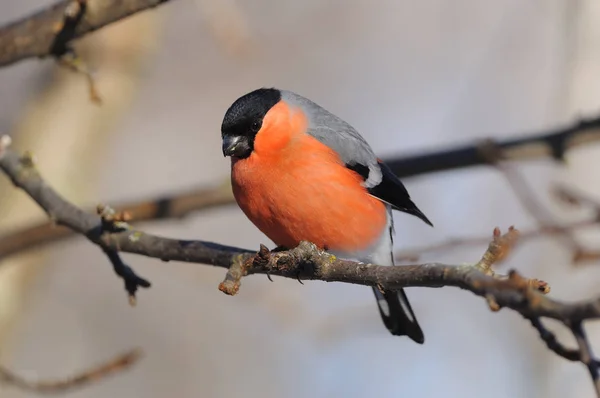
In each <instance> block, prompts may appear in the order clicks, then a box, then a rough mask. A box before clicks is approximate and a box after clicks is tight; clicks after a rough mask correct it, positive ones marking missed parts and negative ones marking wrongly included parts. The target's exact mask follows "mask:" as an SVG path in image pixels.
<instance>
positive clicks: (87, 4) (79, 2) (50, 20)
mask: <svg viewBox="0 0 600 398" xmlns="http://www.w3.org/2000/svg"><path fill="white" fill-rule="evenodd" d="M167 1H168V0H63V1H59V2H57V3H56V4H54V5H52V6H50V7H48V8H45V9H43V10H40V11H38V12H36V13H35V14H33V15H30V16H28V17H25V18H23V19H21V20H18V21H15V22H13V23H10V24H8V25H6V26H4V27H2V28H0V66H6V65H10V64H13V63H15V62H17V61H21V60H23V59H26V58H32V57H46V56H62V55H64V54H65V53H66V52H68V50H69V48H70V47H69V46H70V43H71V41H72V40H74V39H78V38H80V37H82V36H84V35H85V34H87V33H90V32H93V31H95V30H97V29H100V28H102V27H104V26H106V25H108V24H111V23H113V22H116V21H119V20H121V19H124V18H127V17H128V16H130V15H133V14H135V13H138V12H141V11H144V10H147V9H149V8H153V7H156V6H158V5H160V4H162V3H166V2H167Z"/></svg>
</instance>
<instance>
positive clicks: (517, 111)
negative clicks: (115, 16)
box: [0, 0, 600, 398]
mask: <svg viewBox="0 0 600 398" xmlns="http://www.w3.org/2000/svg"><path fill="white" fill-rule="evenodd" d="M51 3H52V1H51V0H47V1H38V0H21V1H8V0H5V1H2V2H1V3H0V23H2V24H4V23H6V22H8V21H11V20H13V19H15V18H19V17H22V16H25V15H27V14H29V13H31V12H33V11H36V10H38V9H39V8H40V7H43V6H46V5H48V4H51ZM599 22H600V3H598V2H597V1H595V0H531V1H526V2H524V1H521V0H504V1H502V2H494V1H481V0H453V1H447V0H421V1H409V0H389V1H384V0H378V1H370V2H367V1H358V0H330V1H318V0H304V1H285V2H272V1H266V0H253V1H236V0H179V1H172V2H169V3H168V4H167V5H165V6H161V7H159V8H157V9H154V10H152V11H149V12H144V13H142V14H138V15H136V16H134V17H132V18H129V19H127V20H125V21H122V22H119V23H116V24H114V25H111V26H109V27H107V28H105V29H102V30H101V31H99V32H97V33H95V34H93V35H90V36H88V37H86V38H85V39H84V40H82V41H79V42H77V45H76V48H77V49H78V50H79V53H80V55H81V56H82V58H83V59H84V60H85V62H86V63H87V64H88V66H89V67H90V68H91V69H92V70H93V71H94V73H95V77H96V83H97V87H98V91H99V92H100V95H101V96H102V99H103V105H102V106H97V105H95V104H94V103H92V102H91V101H89V95H88V87H87V86H86V82H85V79H84V78H83V77H82V76H80V75H76V74H73V73H71V72H69V71H68V70H65V69H64V68H59V67H57V66H56V65H55V64H54V63H53V62H51V61H50V60H44V61H40V60H35V59H33V60H28V61H25V62H21V63H18V64H15V65H12V66H10V67H8V68H4V69H1V70H0V94H1V95H0V131H2V132H3V133H10V134H11V135H12V136H13V138H14V148H15V149H17V150H20V151H23V150H31V151H32V152H33V153H34V154H35V155H36V158H37V162H38V164H39V168H40V170H41V171H42V173H43V175H44V176H45V177H46V179H47V180H48V181H49V182H50V183H51V184H52V185H53V186H54V187H55V188H57V189H58V191H59V192H61V193H62V194H63V195H65V196H66V197H67V198H68V199H70V200H71V201H73V202H75V203H77V204H80V205H84V206H89V205H95V204H96V203H98V202H103V203H119V202H122V201H124V200H134V199H138V198H144V197H149V196H153V195H160V194H166V193H169V192H175V191H177V190H181V189H186V188H189V187H192V186H201V185H202V184H219V183H222V182H223V181H224V180H227V178H228V176H229V160H228V159H224V158H223V156H222V154H221V147H220V145H221V144H220V124H221V120H222V117H223V114H224V112H225V110H226V109H227V107H228V106H229V105H230V104H231V103H232V102H233V101H234V100H235V99H236V98H238V97H239V96H240V95H242V94H244V93H246V92H248V91H251V90H253V89H255V88H258V87H262V86H276V87H279V88H286V89H290V90H293V91H296V92H297V93H299V94H302V95H304V96H306V97H308V98H311V99H313V100H314V101H316V102H317V103H319V104H321V105H322V106H324V107H325V108H327V109H328V110H330V111H332V112H333V113H335V114H337V115H339V116H340V117H342V118H343V119H345V120H347V121H348V122H350V123H351V124H352V125H354V126H355V127H356V128H357V129H358V130H359V131H360V132H361V133H362V134H363V135H364V136H365V137H366V139H367V140H368V141H369V142H370V143H371V144H372V146H373V148H374V149H375V151H376V152H377V153H378V154H379V155H380V156H382V157H386V156H393V155H401V154H411V153H415V152H422V151H429V150H436V149H440V148H444V147H447V146H451V145H458V144H462V143H468V142H471V141H472V140H474V139H482V138H488V137H492V138H497V139H502V138H506V137H512V136H517V135H523V134H529V133H534V132H538V131H544V130H547V129H552V128H554V127H557V126H563V125H565V124H568V123H570V122H573V121H575V120H576V119H578V118H580V117H583V116H593V115H596V114H597V113H598V112H600V74H598V70H599V68H600V50H599V48H600V47H599V45H600V23H599ZM599 155H600V146H594V145H590V146H588V147H585V148H581V149H576V150H574V151H571V152H569V153H568V155H567V163H566V167H563V166H559V165H557V164H555V163H553V162H552V161H551V160H548V159H546V160H539V161H535V162H527V163H522V164H519V165H518V167H519V171H520V172H521V173H522V175H523V177H524V178H525V179H526V181H527V182H528V183H529V185H530V188H531V189H532V190H533V192H534V193H535V194H536V198H537V200H539V201H540V202H541V203H543V204H544V205H545V206H548V207H549V208H550V209H552V211H553V214H555V216H556V217H557V219H559V220H568V219H569V217H574V214H575V213H573V211H571V210H568V209H565V208H564V207H561V206H558V205H557V204H556V201H553V200H552V198H551V197H550V195H549V189H550V188H552V186H553V185H554V184H556V183H568V184H570V186H572V187H576V188H579V189H582V190H585V191H586V192H588V193H590V194H595V195H598V197H600V184H599V183H598V177H597V174H596V173H597V170H598V167H599V164H600V160H598V159H599V157H598V156H599ZM405 184H406V185H407V187H408V189H409V191H410V193H411V196H412V197H413V198H414V200H415V202H416V203H417V204H418V205H419V207H420V208H421V209H422V210H423V211H424V212H425V213H426V214H427V215H428V216H429V218H430V219H431V220H432V221H433V223H434V224H435V228H433V229H432V228H429V227H427V226H426V225H425V224H424V223H422V222H420V221H419V220H417V219H416V218H414V217H410V216H406V215H403V214H396V246H397V248H398V249H399V250H401V249H405V248H410V247H414V246H423V245H427V244H432V243H435V242H442V241H445V240H447V239H449V238H453V237H462V236H486V235H489V236H491V231H492V229H493V228H494V227H495V226H499V227H501V228H502V229H503V230H505V229H506V228H508V226H510V225H512V224H514V225H516V226H517V227H519V228H522V229H527V228H531V227H534V226H535V219H534V218H533V217H532V216H531V214H529V213H528V212H527V211H526V210H525V209H524V208H523V206H522V205H521V203H520V202H519V200H518V199H517V197H516V196H515V194H514V192H513V191H512V190H511V188H510V186H509V184H508V183H507V181H506V179H505V178H504V177H503V176H502V175H501V173H499V172H498V171H497V170H495V169H492V168H489V167H479V168H471V169H464V170H461V171H451V172H442V173H436V174H430V175H424V176H420V177H417V178H411V179H406V180H405ZM44 219H45V215H44V214H43V213H42V212H41V211H40V210H39V209H38V208H37V207H36V206H35V205H34V204H33V203H32V201H31V200H30V199H29V198H28V197H26V196H25V195H24V194H23V193H21V192H19V191H17V190H15V189H13V188H12V186H11V185H10V183H9V182H8V181H7V179H6V178H0V234H7V233H9V232H11V231H13V230H18V229H20V228H22V227H24V226H27V225H30V224H31V223H34V222H39V221H43V220H44ZM140 228H143V229H145V230H147V231H148V232H153V233H157V234H161V235H167V236H171V237H178V238H185V239H202V240H210V241H215V242H220V243H223V244H228V245H235V246H242V247H246V248H252V249H254V248H258V245H259V243H266V244H269V245H271V242H269V241H268V240H267V239H266V238H265V237H264V236H263V235H262V234H261V233H260V232H259V231H258V230H257V229H256V228H255V227H254V226H253V225H252V224H251V223H250V222H249V221H248V220H247V219H246V218H245V217H244V216H243V214H242V212H241V211H240V210H239V209H238V208H237V207H236V206H228V207H222V208H218V209H214V210H211V211H205V212H201V213H198V214H192V215H190V216H188V217H186V218H185V219H183V220H174V221H166V222H162V221H161V222H160V223H158V222H157V223H145V224H142V225H140ZM578 238H579V239H581V240H582V241H583V242H587V243H588V244H593V243H594V242H596V243H597V241H598V238H599V236H598V233H597V232H596V233H595V232H593V231H592V232H591V233H587V234H585V235H582V236H578ZM484 250H485V245H482V246H476V247H472V248H469V249H468V250H467V249H464V250H455V251H452V252H451V253H440V254H435V255H428V256H424V257H422V258H421V261H429V260H431V261H433V260H435V261H443V262H446V263H456V264H458V263H463V262H475V261H477V260H478V259H479V257H480V256H481V254H482V253H483V251H484ZM571 256H572V253H571V252H570V251H569V250H568V249H566V248H565V247H564V246H562V245H561V244H559V241H557V240H556V239H554V238H550V237H549V238H546V239H542V240H536V241H532V242H529V243H527V244H523V245H521V246H519V248H518V250H516V251H515V252H514V253H513V255H512V257H511V258H510V259H509V261H508V262H507V264H505V265H504V266H503V268H504V269H508V268H510V267H514V268H517V269H518V270H520V271H521V272H522V273H523V274H525V275H528V276H532V277H537V278H540V279H543V280H546V281H548V282H549V283H550V285H551V286H552V293H551V294H552V297H554V298H558V299H565V300H569V299H583V298H589V297H592V296H594V295H596V294H597V290H598V288H597V286H598V281H599V280H600V267H598V264H597V263H589V264H584V265H581V266H577V267H576V266H573V265H572V261H571ZM124 258H125V260H126V261H127V262H128V263H129V264H130V265H131V266H133V267H134V268H135V269H136V270H137V271H138V273H139V274H140V275H142V276H144V277H147V278H148V279H150V281H151V282H152V283H153V286H152V288H151V289H149V290H143V291H140V292H139V293H138V304H137V306H136V307H130V306H129V305H128V303H127V298H126V294H125V292H124V291H123V286H122V281H121V280H119V279H118V278H117V277H116V276H115V275H114V274H113V271H112V269H111V266H110V264H109V262H108V261H107V259H106V258H105V257H104V255H103V254H102V253H101V252H100V250H98V248H97V247H94V246H93V245H91V244H89V243H88V242H86V241H85V240H84V239H83V238H80V237H77V238H75V239H72V240H69V241H65V242H61V243H59V244H56V245H52V246H49V247H46V248H40V249H35V250H32V251H29V252H27V253H24V254H19V255H17V256H13V257H10V258H8V259H4V260H3V261H2V264H1V265H2V267H0V348H1V349H0V363H2V364H3V365H5V366H7V367H9V368H11V369H12V370H14V371H15V372H18V373H19V374H21V375H23V376H25V377H28V378H31V379H38V378H44V379H47V378H61V377H64V376H67V375H70V374H74V373H76V372H77V371H79V370H82V369H84V368H86V367H89V366H90V365H93V364H95V363H98V362H100V361H103V360H106V359H109V358H110V357H111V356H112V355H115V354H117V353H119V352H121V351H123V350H125V349H129V348H132V347H136V346H139V347H141V348H142V349H143V350H144V352H145V355H144V358H143V359H142V361H141V362H139V363H138V364H137V365H136V366H134V367H133V368H132V369H131V370H129V371H126V372H124V373H121V374H118V375H116V376H114V377H111V378H108V379H105V380H102V381H100V382H98V383H96V384H93V385H91V386H88V387H86V388H83V389H80V390H77V391H75V392H72V393H69V396H71V397H90V398H94V397H98V398H100V397H108V396H128V397H146V398H153V397H157V398H158V397H168V396H180V397H194V396H195V397H230V396H240V395H243V396H248V397H263V398H266V397H290V398H295V397H347V398H351V397H357V398H358V397H372V396H373V397H380V398H383V397H400V396H401V397H431V396H444V397H475V396H480V395H482V394H485V396H486V397H488V398H492V397H493V398H496V397H498V398H500V397H514V398H517V397H528V398H531V397H564V396H577V397H586V396H592V392H593V389H592V384H591V382H590V381H589V380H588V378H589V376H588V375H587V372H586V370H585V368H584V366H583V365H581V364H578V363H570V362H567V361H566V360H564V359H562V358H559V357H557V356H556V355H555V354H553V353H552V352H550V351H548V350H547V349H546V348H545V345H544V344H543V343H542V342H541V341H540V340H539V338H538V335H537V332H536V331H535V330H534V329H533V328H532V327H531V325H530V324H529V323H528V322H527V321H525V320H523V319H522V318H521V317H520V316H519V315H518V314H516V313H513V312H511V311H508V310H503V311H500V312H499V313H492V312H490V311H489V309H488V307H487V305H486V303H485V301H484V300H482V299H480V298H476V297H474V296H473V295H472V294H471V293H469V292H464V291H460V290H458V289H455V288H444V289H425V288H410V289H408V291H407V293H408V295H409V297H410V299H411V302H412V305H413V308H414V309H415V311H416V313H417V316H418V318H419V321H420V323H421V326H422V327H423V329H424V332H425V336H426V342H425V344H424V345H423V346H419V345H417V344H414V343H413V342H411V341H410V340H409V339H399V338H395V337H393V336H391V335H389V333H388V332H387V330H386V329H385V327H384V326H383V324H382V322H381V320H380V318H379V314H378V312H377V310H376V305H375V302H374V300H373V297H372V293H371V291H370V289H368V288H364V287H359V286H349V285H343V284H326V283H322V282H307V283H305V284H304V285H300V284H299V283H298V282H297V281H294V280H284V279H282V278H275V279H274V282H273V283H271V282H269V281H268V280H267V278H266V277H264V276H254V277H250V278H247V279H244V281H243V285H242V288H241V290H240V293H239V294H238V295H236V296H233V297H230V296H226V295H224V294H223V293H221V292H220V291H218V289H217V286H218V284H219V282H220V281H221V280H222V279H223V276H224V273H225V271H224V270H223V269H213V268H211V267H209V266H202V265H194V264H184V263H176V262H170V263H163V262H160V261H157V260H153V259H148V258H143V257H136V256H132V255H124ZM555 330H557V333H558V335H559V337H562V338H564V339H565V340H566V341H570V340H568V337H569V336H568V333H563V331H562V330H561V329H555ZM588 330H589V333H590V337H591V339H592V342H593V343H596V345H598V344H600V329H599V328H598V326H597V325H588ZM0 393H1V394H2V395H3V396H6V397H11V398H13V397H15V398H16V397H30V396H35V394H33V393H27V392H23V391H20V390H17V389H14V388H11V387H6V386H4V387H3V386H0Z"/></svg>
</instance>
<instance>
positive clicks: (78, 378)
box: [0, 350, 141, 394]
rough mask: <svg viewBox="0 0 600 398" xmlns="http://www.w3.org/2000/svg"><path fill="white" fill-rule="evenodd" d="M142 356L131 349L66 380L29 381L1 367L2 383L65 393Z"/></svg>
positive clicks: (0, 381) (43, 391) (0, 379)
mask: <svg viewBox="0 0 600 398" xmlns="http://www.w3.org/2000/svg"><path fill="white" fill-rule="evenodd" d="M140 356H141V351H139V350H133V351H129V352H127V353H125V354H121V355H118V356H117V357H115V358H114V359H112V360H110V361H109V362H106V363H104V364H101V365H99V366H95V367H93V368H92V369H88V370H86V371H84V372H81V373H79V374H77V375H75V376H72V377H69V378H68V379H64V380H42V381H28V380H25V379H24V378H22V377H21V376H18V375H16V374H14V373H13V372H11V371H9V370H7V369H5V368H3V367H0V383H3V384H6V385H10V386H14V387H17V388H20V389H22V390H26V391H33V392H36V393H45V394H56V393H64V392H67V391H70V390H73V389H75V388H80V387H83V386H85V385H88V384H91V383H94V382H97V381H98V380H100V379H103V378H105V377H108V376H110V375H112V374H114V373H117V372H121V371H123V370H125V369H127V368H129V367H131V366H132V365H133V364H134V363H135V362H137V361H138V359H139V358H140Z"/></svg>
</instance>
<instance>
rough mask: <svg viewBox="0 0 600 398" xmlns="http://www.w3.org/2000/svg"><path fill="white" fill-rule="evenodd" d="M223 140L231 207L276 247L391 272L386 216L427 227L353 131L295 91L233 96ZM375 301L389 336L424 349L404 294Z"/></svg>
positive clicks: (394, 179) (383, 294)
mask: <svg viewBox="0 0 600 398" xmlns="http://www.w3.org/2000/svg"><path fill="white" fill-rule="evenodd" d="M221 136H222V143H223V155H224V156H230V157H231V183H232V190H233V194H234V196H235V200H236V201H237V203H238V205H239V207H240V208H241V209H242V211H243V212H244V214H245V215H246V216H247V217H248V218H249V219H250V221H251V222H252V223H253V224H254V225H256V227H257V228H258V229H259V230H260V231H262V233H264V234H265V235H266V236H267V237H268V238H269V239H271V240H272V241H273V242H274V243H275V244H276V245H278V246H279V247H283V248H294V247H296V246H297V245H298V244H299V243H300V242H301V241H303V240H304V241H309V242H311V243H314V244H315V245H317V247H319V248H320V249H323V250H327V251H329V252H330V253H332V254H335V255H337V256H339V257H341V258H347V259H354V260H358V261H361V262H368V263H373V264H378V265H394V256H393V234H394V226H393V219H392V210H399V211H402V212H405V213H408V214H412V215H413V216H416V217H418V218H420V219H421V220H423V221H424V222H426V223H427V224H429V225H431V226H433V225H432V224H431V222H430V221H429V220H428V219H427V217H426V216H425V215H424V214H423V213H422V212H421V211H420V210H419V209H418V208H417V206H416V205H415V204H414V203H413V202H412V200H411V198H410V196H409V194H408V191H407V190H406V188H405V187H404V185H403V184H402V182H401V181H400V180H399V179H398V177H397V176H396V175H394V173H393V172H392V171H391V170H390V168H389V167H388V166H387V165H386V164H385V163H383V162H382V161H381V160H380V159H379V158H377V156H376V155H375V154H374V152H373V150H372V149H371V147H370V146H369V144H368V143H367V142H366V141H365V139H364V138H363V137H362V136H361V135H360V134H359V133H358V132H357V131H356V130H355V129H354V128H353V127H352V126H350V125H349V124H348V123H346V122H345V121H343V120H342V119H340V118H339V117H337V116H335V115H333V114H331V113H330V112H328V111H327V110H325V109H323V108H322V107H320V106H319V105H317V104H316V103H314V102H312V101H310V100H308V99H307V98H304V97H302V96H300V95H298V94H295V93H293V92H291V91H286V90H279V89H276V88H260V89H257V90H254V91H252V92H250V93H248V94H245V95H243V96H242V97H240V98H238V99H237V100H236V101H235V102H234V103H233V104H232V105H231V106H230V107H229V109H227V111H226V113H225V116H224V118H223V123H222V125H221ZM373 293H374V294H375V298H376V299H377V304H378V306H379V313H380V314H381V318H382V320H383V323H384V324H385V326H386V327H387V329H388V330H389V331H390V333H391V334H392V335H395V336H408V337H410V338H411V339H412V340H413V341H415V342H417V343H419V344H423V342H424V341H425V337H424V335H423V331H422V330H421V327H420V326H419V323H418V322H417V319H416V317H415V314H414V313H413V310H412V308H411V305H410V303H409V301H408V298H407V297H406V294H405V292H404V290H402V289H400V290H398V291H386V290H383V291H382V290H380V289H379V288H376V287H373Z"/></svg>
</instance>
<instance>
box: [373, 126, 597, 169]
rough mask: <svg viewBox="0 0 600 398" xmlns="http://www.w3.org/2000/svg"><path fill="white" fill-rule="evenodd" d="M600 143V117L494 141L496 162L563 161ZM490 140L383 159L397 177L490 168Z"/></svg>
mask: <svg viewBox="0 0 600 398" xmlns="http://www.w3.org/2000/svg"><path fill="white" fill-rule="evenodd" d="M598 142H600V117H595V118H592V119H584V120H581V121H579V122H578V123H574V124H572V125H571V126H568V127H564V128H560V129H555V130H552V131H547V132H541V133H538V134H533V135H531V134H522V135H520V136H518V138H514V139H511V140H506V141H493V145H494V147H495V151H496V157H495V160H494V161H497V160H502V161H508V160H532V159H540V158H546V157H551V158H552V159H554V160H558V161H563V160H564V156H565V154H566V153H567V151H569V150H570V149H572V148H575V147H577V146H584V145H587V144H590V143H598ZM489 145H490V140H483V141H482V142H481V143H475V144H469V145H465V146H462V147H457V148H453V149H447V150H441V151H439V152H432V153H423V154H418V155H413V156H403V157H398V158H389V159H386V158H384V159H383V160H384V162H386V163H387V164H388V165H389V166H390V167H391V168H392V170H393V171H394V173H396V175H398V177H400V178H402V177H412V176H415V175H419V174H425V173H433V172H438V171H448V170H454V169H460V168H465V167H472V166H479V165H486V164H487V165H490V164H493V162H492V163H490V158H489V153H488V152H487V150H486V149H487V148H489Z"/></svg>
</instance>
